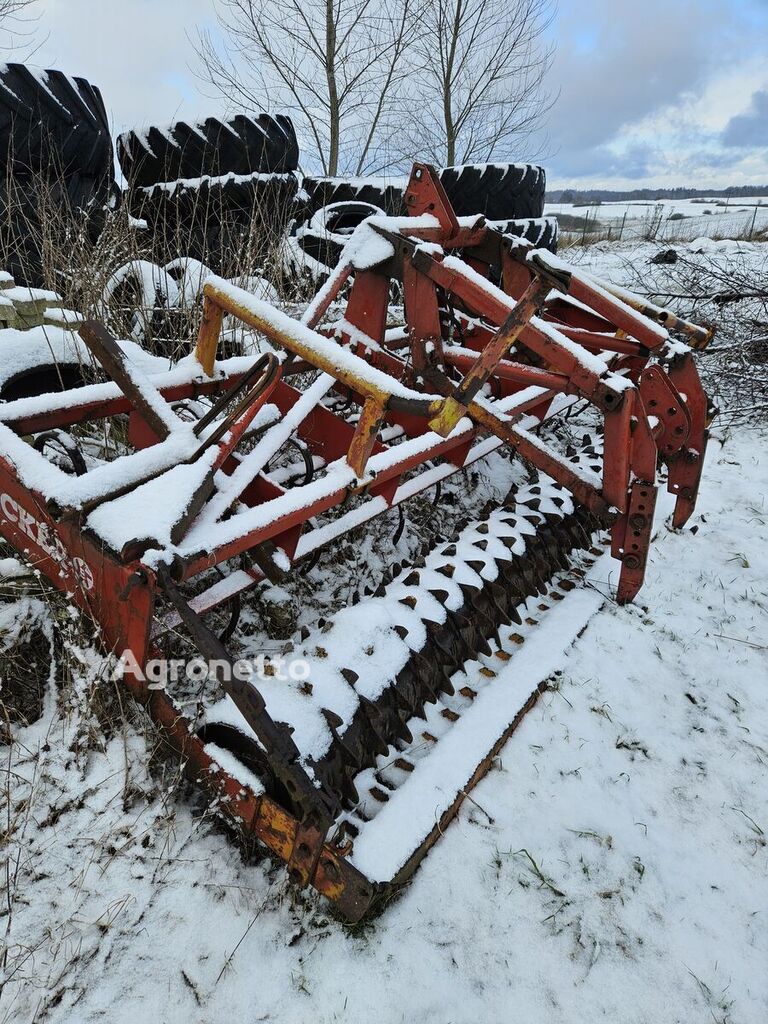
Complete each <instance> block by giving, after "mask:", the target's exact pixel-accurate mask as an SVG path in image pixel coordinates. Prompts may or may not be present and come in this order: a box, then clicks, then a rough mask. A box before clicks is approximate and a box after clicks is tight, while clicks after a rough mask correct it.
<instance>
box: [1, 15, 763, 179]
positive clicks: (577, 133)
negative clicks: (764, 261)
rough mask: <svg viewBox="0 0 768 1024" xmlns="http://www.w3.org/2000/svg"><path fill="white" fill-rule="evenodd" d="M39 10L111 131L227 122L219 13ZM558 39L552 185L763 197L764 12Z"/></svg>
mask: <svg viewBox="0 0 768 1024" xmlns="http://www.w3.org/2000/svg"><path fill="white" fill-rule="evenodd" d="M38 11H39V14H40V17H39V22H38V34H39V36H40V37H41V38H42V37H46V38H45V42H44V43H43V44H42V46H41V47H40V48H39V50H38V52H37V53H36V54H35V56H34V63H36V64H39V65H42V66H43V67H55V68H60V69H61V70H63V71H67V72H69V73H71V74H78V75H83V76H85V77H86V78H89V79H90V80H91V81H93V82H95V83H96V84H97V85H98V86H99V87H100V88H101V91H102V93H103V95H104V99H105V101H106V104H107V108H108V110H109V112H110V115H111V117H112V119H113V122H114V126H115V130H116V131H119V130H122V129H123V128H125V127H135V126H139V125H146V124H151V123H167V122H169V121H172V120H174V119H176V118H178V117H190V116H195V115H200V114H203V115H205V114H210V113H217V112H219V110H220V109H221V101H219V100H216V99H212V98H211V97H210V96H206V95H205V91H204V87H203V86H202V84H201V83H200V82H199V81H198V80H197V78H196V76H195V73H194V66H195V63H196V61H195V53H194V48H193V45H192V42H191V39H192V38H194V36H195V31H196V28H197V27H208V28H213V27H214V25H215V15H214V0H38ZM552 34H553V36H554V38H555V39H556V42H557V47H558V49H557V56H556V60H555V63H554V66H553V68H552V71H551V74H550V82H549V86H550V87H551V88H552V89H553V90H558V91H559V99H558V101H557V103H556V104H555V106H554V107H553V109H552V111H551V112H550V114H549V115H548V125H547V132H548V136H549V155H548V156H547V158H546V159H545V160H544V161H543V162H544V163H545V164H546V166H547V168H548V171H549V180H550V184H551V185H553V186H555V187H558V186H562V185H577V186H588V185H595V186H604V187H619V188H624V187H633V188H634V187H642V186H644V185H657V186H662V185H700V186H703V187H708V186H711V187H714V186H717V185H731V184H748V183H749V184H768V0H641V2H638V0H560V4H559V13H558V15H557V18H556V20H555V22H554V24H553V26H552ZM8 59H20V58H19V57H18V56H9V58H8ZM265 106H268V104H265ZM521 155H524V154H521Z"/></svg>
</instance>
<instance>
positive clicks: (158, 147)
mask: <svg viewBox="0 0 768 1024" xmlns="http://www.w3.org/2000/svg"><path fill="white" fill-rule="evenodd" d="M117 155H118V159H119V161H120V166H121V168H122V170H123V174H124V175H125V177H126V178H127V180H128V183H129V185H130V186H131V187H134V188H135V187H147V186H150V185H156V184H158V183H159V182H168V181H180V180H183V179H196V178H202V177H204V176H207V175H208V176H212V177H218V176H221V175H223V174H229V173H232V174H245V175H248V174H284V173H286V172H288V171H295V170H296V168H297V167H298V163H299V146H298V142H297V140H296V131H295V129H294V127H293V122H292V121H291V119H290V117H288V116H287V115H286V114H276V115H272V114H259V115H257V116H256V117H249V116H248V115H246V114H238V115H237V116H236V117H233V118H231V119H230V120H228V121H221V120H219V119H218V118H216V117H209V118H207V119H206V120H205V121H201V122H198V123H195V122H192V123H188V122H186V121H178V122H177V123H176V124H173V125H171V126H170V127H169V128H156V127H150V128H148V129H147V130H146V131H130V132H124V133H123V134H122V135H120V136H119V138H118V140H117Z"/></svg>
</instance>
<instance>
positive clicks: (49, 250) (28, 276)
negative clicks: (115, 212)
mask: <svg viewBox="0 0 768 1024" xmlns="http://www.w3.org/2000/svg"><path fill="white" fill-rule="evenodd" d="M114 205H115V199H114V197H113V194H112V192H111V190H110V189H109V188H101V189H99V190H98V191H95V192H94V190H93V182H92V180H91V179H90V178H88V177H85V178H84V177H82V176H81V175H79V174H76V173H75V174H72V175H71V176H70V177H69V178H66V179H60V180H58V181H54V182H44V181H42V180H41V179H39V178H35V179H34V180H33V181H31V182H29V181H25V180H24V179H23V178H22V179H20V178H18V177H9V178H8V179H7V181H0V265H1V266H2V267H3V269H4V270H7V271H8V272H9V273H10V274H11V276H12V277H13V279H14V281H15V282H16V284H20V285H26V286H27V287H30V288H41V287H46V286H48V287H51V286H54V287H58V282H57V281H55V280H52V279H51V273H50V272H51V269H61V270H62V271H63V270H64V267H63V266H61V267H60V268H59V267H58V266H57V265H56V263H57V257H62V256H64V255H65V254H67V253H69V252H70V251H71V248H72V246H73V245H74V244H76V242H78V241H85V242H87V243H89V244H90V245H95V244H96V242H97V241H98V239H99V236H100V235H101V232H102V230H103V228H104V225H105V223H106V220H107V217H108V216H109V210H110V209H111V208H113V207H114ZM45 266H47V268H48V273H47V275H46V272H45V270H44V267H45Z"/></svg>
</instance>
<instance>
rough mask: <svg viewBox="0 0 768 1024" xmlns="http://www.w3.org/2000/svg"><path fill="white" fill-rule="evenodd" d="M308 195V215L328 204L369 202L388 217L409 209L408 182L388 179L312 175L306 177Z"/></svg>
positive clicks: (304, 183)
mask: <svg viewBox="0 0 768 1024" xmlns="http://www.w3.org/2000/svg"><path fill="white" fill-rule="evenodd" d="M301 185H302V188H303V189H304V191H305V192H306V194H307V210H308V216H311V215H312V214H314V213H316V212H317V211H318V210H320V209H322V207H324V206H332V205H334V204H335V203H369V204H370V205H371V206H376V207H377V208H378V209H379V210H383V211H384V213H386V214H387V216H388V217H398V216H400V215H401V214H403V213H404V212H405V209H404V206H403V196H404V195H405V181H403V182H398V181H392V182H388V181H384V180H382V179H381V178H312V177H305V178H304V179H303V180H302V183H301Z"/></svg>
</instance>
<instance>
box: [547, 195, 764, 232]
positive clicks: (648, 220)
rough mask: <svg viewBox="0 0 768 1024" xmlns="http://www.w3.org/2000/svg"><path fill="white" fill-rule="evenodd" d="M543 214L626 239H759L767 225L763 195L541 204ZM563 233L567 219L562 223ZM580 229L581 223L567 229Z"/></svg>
mask: <svg viewBox="0 0 768 1024" xmlns="http://www.w3.org/2000/svg"><path fill="white" fill-rule="evenodd" d="M544 212H545V214H547V215H551V214H565V215H567V216H570V217H577V218H579V220H580V221H583V220H586V219H588V220H589V222H590V226H589V230H590V231H596V232H599V233H601V234H605V233H608V232H609V231H610V233H611V237H612V238H615V239H621V240H623V241H630V240H632V239H638V238H648V237H650V238H655V239H658V240H660V241H661V240H664V239H667V240H677V239H683V240H686V241H690V240H692V239H695V238H698V237H700V236H706V237H710V238H712V237H718V238H742V237H743V238H752V237H755V238H757V237H759V236H760V235H761V233H762V232H764V231H766V229H768V199H765V198H764V197H763V198H760V197H756V198H750V197H748V196H747V197H741V196H739V197H738V198H737V199H712V200H694V199H660V200H652V199H648V200H642V201H640V200H638V201H635V202H616V203H601V204H599V205H595V206H574V205H573V204H571V203H547V204H546V207H545V210H544ZM562 229H563V230H564V231H568V230H569V228H568V221H567V220H565V221H564V222H563V225H562ZM572 230H573V231H574V232H575V233H576V234H579V233H580V232H581V231H582V226H581V224H579V225H578V227H574V228H573V229H572Z"/></svg>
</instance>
